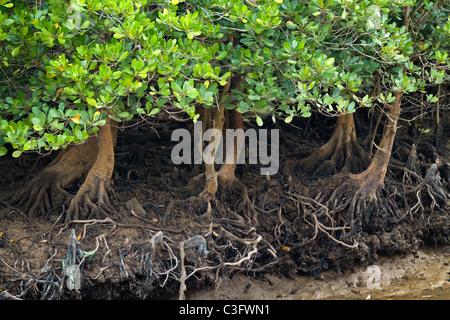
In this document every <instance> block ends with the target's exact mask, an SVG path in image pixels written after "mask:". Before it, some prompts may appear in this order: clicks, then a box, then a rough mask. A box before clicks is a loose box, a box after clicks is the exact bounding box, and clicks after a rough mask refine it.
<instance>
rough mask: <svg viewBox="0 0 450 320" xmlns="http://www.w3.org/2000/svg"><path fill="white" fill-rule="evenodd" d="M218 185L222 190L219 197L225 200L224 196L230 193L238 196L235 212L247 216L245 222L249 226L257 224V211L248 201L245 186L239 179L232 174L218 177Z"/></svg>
mask: <svg viewBox="0 0 450 320" xmlns="http://www.w3.org/2000/svg"><path fill="white" fill-rule="evenodd" d="M219 181H220V183H219V185H220V186H221V189H222V190H223V192H221V195H220V198H221V200H223V201H226V197H227V196H229V195H230V194H231V195H232V194H234V195H237V196H239V197H240V201H239V202H238V203H237V205H236V212H237V213H238V214H242V215H243V216H244V217H246V218H247V223H248V225H250V226H257V225H258V213H257V211H256V209H255V207H254V205H253V204H252V202H251V201H250V198H249V196H248V191H247V186H246V185H245V184H243V183H242V182H241V181H239V180H238V179H237V178H236V177H235V176H234V175H233V176H232V177H231V178H230V179H228V180H223V179H220V178H219Z"/></svg>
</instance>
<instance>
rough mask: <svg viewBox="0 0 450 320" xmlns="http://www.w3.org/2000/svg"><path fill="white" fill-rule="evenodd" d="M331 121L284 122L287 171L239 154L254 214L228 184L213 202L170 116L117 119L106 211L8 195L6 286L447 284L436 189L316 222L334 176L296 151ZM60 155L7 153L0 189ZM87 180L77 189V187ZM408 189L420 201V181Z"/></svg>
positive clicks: (189, 292)
mask: <svg viewBox="0 0 450 320" xmlns="http://www.w3.org/2000/svg"><path fill="white" fill-rule="evenodd" d="M332 123H333V121H331V120H330V123H328V122H327V123H326V124H330V126H327V125H323V126H322V128H321V129H318V130H313V131H307V130H305V131H303V130H299V129H298V128H299V127H305V128H307V125H306V123H297V124H296V125H298V127H292V126H283V127H280V129H281V132H280V138H281V140H280V143H281V145H280V156H281V159H280V171H279V173H278V174H276V175H274V176H272V177H271V178H270V180H268V179H267V178H266V177H262V176H261V175H260V170H259V169H260V168H259V166H258V165H240V166H238V167H237V169H236V177H237V178H238V179H239V181H241V182H242V183H244V184H245V185H246V186H247V188H248V195H249V199H250V200H251V201H252V204H253V206H254V208H255V209H256V211H257V212H258V218H257V219H258V225H252V224H251V221H250V219H249V217H248V216H246V212H244V211H242V212H240V211H239V201H240V200H241V199H240V197H239V195H236V194H232V193H227V192H223V190H220V192H219V193H218V196H217V199H215V200H213V201H211V203H210V205H209V206H208V204H207V203H205V201H203V200H202V199H200V198H199V197H198V195H199V194H200V192H201V191H202V189H203V187H204V182H202V181H200V182H198V183H195V184H193V187H192V185H190V188H186V186H187V185H189V182H190V181H192V180H191V179H192V178H193V177H196V176H198V174H199V173H200V172H201V171H202V168H201V167H198V166H188V165H179V166H175V165H174V164H172V163H171V161H170V156H171V149H172V147H173V146H174V142H171V141H170V130H168V129H167V128H168V125H167V124H161V125H160V126H156V127H154V126H151V125H149V126H142V125H141V126H139V127H133V126H131V127H127V129H126V130H123V131H122V130H120V128H119V133H118V137H119V138H118V143H117V147H116V149H115V153H116V154H115V163H116V166H115V170H114V173H113V190H114V191H113V193H112V194H111V195H110V199H111V201H112V203H113V205H114V209H115V211H114V212H111V213H110V215H109V217H105V218H104V219H92V220H79V221H72V222H71V223H70V224H67V223H64V222H63V220H62V219H61V216H62V215H63V214H64V210H65V208H67V204H65V205H62V206H56V207H54V208H53V210H51V211H50V212H49V213H48V215H47V219H37V220H30V219H29V218H28V215H27V214H26V212H22V211H21V210H20V208H15V207H12V206H11V205H9V204H8V202H7V201H5V200H1V202H0V290H2V291H3V292H8V293H9V294H11V295H12V296H14V297H16V298H21V299H30V300H35V299H49V298H54V299H89V300H104V299H123V300H127V299H156V298H158V299H161V298H167V299H176V298H186V299H204V298H207V299H249V298H251V299H366V298H368V297H369V295H370V298H371V299H377V298H380V299H391V298H392V299H403V298H408V297H411V298H417V299H420V298H428V297H429V296H431V297H430V298H441V297H444V298H445V299H446V298H448V297H449V295H448V284H449V282H448V278H449V274H448V272H449V271H450V270H449V269H448V263H449V262H450V261H449V258H448V254H449V247H448V245H449V244H450V228H449V226H450V217H449V212H448V210H447V207H445V205H442V203H441V202H439V203H438V204H440V205H441V206H439V207H436V208H435V209H434V211H431V210H430V204H431V203H432V202H431V200H430V198H429V197H427V193H425V192H424V195H423V197H422V199H423V210H421V211H417V214H414V215H406V214H405V211H404V203H403V199H396V198H395V199H394V200H395V201H396V203H397V204H398V207H399V213H400V214H399V216H392V215H389V214H384V215H383V214H381V215H373V216H372V217H370V219H368V221H366V222H365V224H364V225H362V226H361V229H358V230H356V231H355V230H352V231H355V232H354V233H351V232H350V233H344V232H342V230H338V229H336V230H338V231H330V232H325V231H326V230H329V229H326V227H329V226H330V225H329V224H327V223H329V221H328V220H327V217H322V218H323V219H322V220H321V221H320V222H321V223H322V225H323V226H324V228H325V229H322V230H320V232H317V228H315V226H317V225H318V224H317V221H316V223H315V222H314V216H313V215H312V214H308V212H311V210H312V209H311V208H312V207H308V205H311V204H312V203H313V202H312V199H313V197H314V196H315V195H316V194H317V192H318V190H320V189H321V187H323V183H324V181H325V180H326V177H313V176H308V175H305V174H302V173H301V170H299V168H298V162H299V160H300V159H302V158H303V157H304V156H305V154H306V152H305V150H307V149H310V148H312V147H317V146H320V145H321V144H323V143H324V142H325V141H327V138H329V136H330V135H331V133H332ZM155 130H156V131H157V132H158V134H157V135H155V134H154V132H155ZM446 132H447V133H448V131H446ZM399 136H400V137H401V135H399ZM136 137H141V138H142V137H146V138H143V139H137V138H136ZM405 139H406V138H405ZM361 140H363V139H361ZM406 140H407V139H406ZM447 140H448V139H447ZM399 141H401V139H399ZM360 143H361V144H362V145H364V141H360ZM448 147H449V148H450V146H448ZM402 148H403V144H401V143H397V144H396V145H395V149H396V151H395V153H393V157H395V159H397V160H398V161H402V162H405V161H406V158H407V155H408V151H407V150H406V149H402ZM418 152H419V153H420V155H421V157H422V158H421V159H422V163H424V168H426V167H427V166H426V165H425V164H426V163H430V162H431V163H432V162H434V161H435V159H433V153H432V152H431V151H429V150H428V149H427V144H425V143H424V144H423V145H420V146H419V147H418ZM53 156H54V155H53V154H52V155H50V156H49V157H39V156H37V155H35V154H30V155H25V156H24V157H22V158H21V159H19V160H15V159H11V158H5V157H3V158H2V159H0V199H6V198H7V195H9V194H11V193H13V192H14V190H17V188H18V187H19V186H22V185H23V184H24V183H25V182H26V181H29V180H30V179H31V178H32V177H33V176H35V175H36V174H37V173H38V172H40V170H42V168H44V167H45V165H46V164H48V163H49V162H50V161H51V159H52V157H53ZM447 156H448V155H447ZM442 161H444V162H445V161H448V160H447V158H445V154H444V156H443V157H442ZM399 172H400V173H401V172H402V171H398V170H396V169H395V168H392V170H390V172H389V175H388V178H387V180H389V183H387V184H386V190H384V192H383V195H384V196H386V197H388V196H389V192H390V190H395V187H398V184H399V183H400V184H401V183H402V179H401V177H402V176H401V174H399ZM425 173H426V171H424V172H423V174H425ZM443 173H445V172H444V171H443ZM445 179H448V178H447V177H446V176H445V175H444V182H445V183H448V181H447V180H445ZM82 182H83V181H76V183H75V184H74V185H73V186H72V188H71V189H69V190H67V191H68V192H70V193H72V194H75V193H76V191H77V190H78V188H79V186H80V185H81V183H82ZM413 186H414V185H411V187H413ZM408 187H410V186H409V185H408ZM390 188H392V189H390ZM445 191H446V192H448V191H449V190H448V186H447V185H446V186H445ZM305 199H307V200H308V201H307V202H305ZM408 199H409V203H410V204H413V203H415V201H417V197H416V194H414V193H412V194H410V198H408ZM402 210H403V211H402ZM72 230H73V232H74V234H75V235H76V238H77V240H76V241H72V240H71V238H70V233H71V232H72ZM194 240H195V241H194ZM336 240H338V241H336ZM356 240H357V241H358V245H357V246H353V245H354V243H355V242H354V241H356ZM435 247H439V248H440V249H439V250H437V251H436V250H434V249H433V250H432V249H430V248H435ZM71 248H72V249H71ZM74 248H76V250H78V251H77V252H78V253H77V255H76V254H75V253H74V252H75V249H74ZM71 250H72V251H71ZM68 263H69V264H70V268H69V267H68V265H67V264H68ZM371 265H377V266H379V268H380V269H379V271H380V274H381V276H380V283H379V286H380V288H378V289H376V290H369V288H367V277H368V276H369V277H370V275H368V272H367V271H366V270H367V268H368V267H369V266H371ZM377 270H378V269H377ZM405 281H406V282H405Z"/></svg>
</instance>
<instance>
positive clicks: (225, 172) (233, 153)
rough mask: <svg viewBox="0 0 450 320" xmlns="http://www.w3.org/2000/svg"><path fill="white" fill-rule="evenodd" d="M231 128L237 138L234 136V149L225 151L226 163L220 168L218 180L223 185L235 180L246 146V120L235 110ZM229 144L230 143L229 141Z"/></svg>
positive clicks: (232, 113)
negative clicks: (235, 173)
mask: <svg viewBox="0 0 450 320" xmlns="http://www.w3.org/2000/svg"><path fill="white" fill-rule="evenodd" d="M231 116H232V119H231V128H232V129H234V130H237V129H241V130H239V131H235V133H236V136H234V141H233V149H232V150H231V149H225V157H224V159H225V162H224V163H223V164H222V166H221V167H220V170H219V173H218V178H219V182H220V183H221V184H222V185H228V184H229V183H230V182H231V180H232V179H233V178H234V171H235V170H236V165H237V162H238V159H239V156H240V155H241V152H242V149H243V145H244V138H245V137H244V131H243V130H244V120H243V115H242V113H239V112H237V111H235V110H233V111H231ZM227 143H230V142H229V141H227Z"/></svg>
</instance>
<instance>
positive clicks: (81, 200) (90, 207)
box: [66, 179, 114, 221]
mask: <svg viewBox="0 0 450 320" xmlns="http://www.w3.org/2000/svg"><path fill="white" fill-rule="evenodd" d="M109 184H110V182H109V179H96V180H95V181H94V182H93V183H91V184H88V185H82V186H81V188H80V189H79V190H78V192H77V194H76V195H75V197H74V198H73V199H72V201H71V202H70V206H69V208H68V209H67V211H66V221H69V220H71V219H74V220H78V219H80V217H81V218H86V219H91V218H97V219H101V218H104V217H105V216H109V215H110V214H111V213H112V212H114V209H113V206H112V205H111V202H110V200H109V195H108V193H109V192H110V191H111V188H110V186H109Z"/></svg>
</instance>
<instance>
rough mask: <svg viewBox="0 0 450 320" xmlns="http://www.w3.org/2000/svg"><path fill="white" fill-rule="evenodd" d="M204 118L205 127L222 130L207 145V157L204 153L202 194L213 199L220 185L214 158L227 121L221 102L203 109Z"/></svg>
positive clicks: (208, 198)
mask: <svg viewBox="0 0 450 320" xmlns="http://www.w3.org/2000/svg"><path fill="white" fill-rule="evenodd" d="M202 120H203V125H206V127H205V129H206V128H209V129H215V130H218V131H220V135H216V136H212V137H211V140H210V142H209V144H208V146H207V148H208V152H207V157H205V153H204V154H203V156H204V157H203V161H204V162H205V163H204V165H205V180H206V182H205V189H204V190H203V191H202V193H201V194H200V196H201V197H204V198H205V199H207V200H211V199H212V198H213V197H214V196H215V194H216V192H217V187H218V182H217V172H216V169H215V161H214V159H215V156H216V153H217V149H218V147H219V144H220V140H221V139H222V131H223V124H224V121H225V115H224V108H223V106H222V105H221V104H219V106H218V107H217V108H214V109H205V110H204V111H203V119H202ZM203 130H204V129H203ZM217 133H218V132H217ZM202 136H203V135H202ZM205 149H206V148H205Z"/></svg>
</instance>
